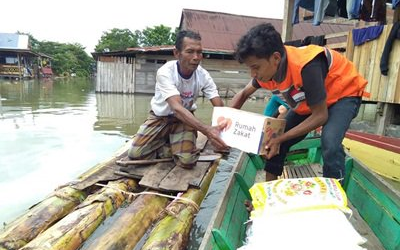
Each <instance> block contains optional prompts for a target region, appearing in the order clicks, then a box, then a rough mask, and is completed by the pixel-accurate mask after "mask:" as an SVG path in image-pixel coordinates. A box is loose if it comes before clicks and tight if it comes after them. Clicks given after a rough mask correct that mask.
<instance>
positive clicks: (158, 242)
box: [142, 162, 218, 250]
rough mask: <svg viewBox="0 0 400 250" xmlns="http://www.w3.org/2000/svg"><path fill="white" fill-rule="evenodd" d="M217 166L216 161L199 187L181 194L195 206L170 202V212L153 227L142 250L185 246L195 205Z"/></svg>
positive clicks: (201, 198)
mask: <svg viewBox="0 0 400 250" xmlns="http://www.w3.org/2000/svg"><path fill="white" fill-rule="evenodd" d="M217 166H218V162H215V163H214V164H213V166H212V167H211V168H210V171H209V172H208V173H207V175H206V176H205V177H204V179H203V183H202V185H201V187H200V189H194V188H191V189H189V190H188V191H187V192H186V193H185V194H184V195H183V196H182V197H184V198H187V199H190V200H192V201H193V202H194V203H195V204H196V205H197V206H196V205H192V204H191V203H187V202H180V201H179V202H176V201H175V202H172V203H171V204H170V205H169V206H168V208H167V210H168V211H169V212H170V213H169V214H168V215H167V216H165V218H164V219H162V220H160V221H159V223H158V224H157V225H156V226H155V227H154V229H153V230H152V231H151V233H150V235H149V237H148V239H147V241H146V243H145V244H144V246H143V247H142V250H156V249H165V250H171V249H184V248H185V246H186V245H187V240H188V238H189V233H190V229H191V227H192V223H193V219H194V216H195V215H196V213H197V207H198V206H200V204H201V202H202V201H203V199H204V196H205V195H206V193H207V191H208V188H209V186H210V183H211V180H212V178H213V176H214V174H215V171H216V169H217Z"/></svg>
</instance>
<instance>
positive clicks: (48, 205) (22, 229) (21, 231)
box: [0, 187, 86, 250]
mask: <svg viewBox="0 0 400 250" xmlns="http://www.w3.org/2000/svg"><path fill="white" fill-rule="evenodd" d="M85 198H86V193H85V192H83V191H80V190H76V189H74V188H70V187H64V188H61V189H59V190H57V191H55V192H54V194H53V195H52V196H50V197H48V198H46V199H45V200H43V201H41V202H40V203H38V204H36V205H35V206H33V207H32V208H31V209H29V211H28V212H27V213H25V214H24V215H22V216H21V217H19V218H18V219H16V220H15V221H13V222H11V223H10V224H8V225H7V227H6V228H5V230H4V231H3V232H2V233H0V249H7V250H14V249H20V248H21V247H23V246H24V245H26V244H27V243H28V242H30V241H31V240H32V239H34V238H35V237H36V236H37V235H38V234H40V233H41V232H43V231H45V230H46V229H47V228H49V227H50V226H52V225H53V224H54V223H56V222H57V221H59V220H60V219H61V218H63V217H64V216H66V215H67V214H68V213H70V212H71V211H72V210H73V209H74V208H75V207H76V206H77V205H78V204H79V203H81V202H82V201H83V200H84V199H85Z"/></svg>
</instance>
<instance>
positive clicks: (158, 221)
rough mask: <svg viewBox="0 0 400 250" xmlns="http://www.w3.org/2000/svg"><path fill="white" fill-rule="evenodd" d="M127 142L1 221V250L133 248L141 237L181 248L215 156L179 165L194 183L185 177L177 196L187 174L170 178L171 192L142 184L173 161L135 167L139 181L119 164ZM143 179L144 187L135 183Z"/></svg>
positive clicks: (148, 244) (153, 245) (152, 244)
mask: <svg viewBox="0 0 400 250" xmlns="http://www.w3.org/2000/svg"><path fill="white" fill-rule="evenodd" d="M128 144H129V143H128ZM128 144H127V145H126V146H125V147H123V148H122V149H121V150H119V151H118V152H117V153H115V155H114V156H112V157H111V158H110V159H108V160H106V161H105V162H103V163H100V164H98V165H96V166H95V167H93V168H92V169H90V170H89V171H87V172H86V173H84V174H82V175H81V176H80V177H79V178H78V180H77V181H74V182H71V183H68V184H66V185H64V186H61V187H58V188H57V189H56V190H55V191H54V192H53V193H52V194H50V195H49V196H48V197H47V198H46V199H44V200H42V201H41V202H39V203H38V204H36V205H34V206H32V207H31V208H29V209H28V210H27V211H26V213H25V214H23V215H22V216H20V217H19V218H17V219H16V220H14V221H13V222H11V223H9V224H8V225H6V226H5V227H4V228H3V230H2V231H0V249H1V250H6V249H7V250H13V249H22V250H28V249H63V250H65V249H71V250H72V249H79V248H81V249H133V248H134V247H135V246H136V245H137V244H138V242H139V241H142V242H143V243H142V246H141V249H183V248H184V247H185V245H186V244H187V240H188V236H189V232H190V229H191V225H192V221H193V218H194V217H195V215H196V213H197V212H198V209H199V206H200V204H201V202H202V200H203V198H204V196H205V194H206V193H207V190H208V187H209V185H210V182H211V180H212V178H213V176H214V174H215V172H216V169H217V167H218V164H219V159H215V157H214V158H213V157H211V158H210V159H205V160H202V161H199V162H198V163H197V166H196V167H195V169H196V168H197V169H200V170H183V169H180V170H182V171H180V172H184V173H186V172H188V171H190V173H192V175H193V176H194V177H193V179H195V182H196V183H195V184H194V185H193V183H191V181H193V180H190V179H187V180H184V181H186V183H189V184H187V186H186V189H185V190H186V191H185V192H183V193H182V195H181V196H180V197H178V198H176V197H177V190H180V191H182V183H183V182H182V179H185V178H187V177H179V176H178V177H176V176H175V178H178V179H179V180H178V181H177V180H175V181H176V183H175V184H176V186H175V187H172V190H173V191H168V190H165V189H162V188H157V189H151V188H146V184H147V187H148V185H150V186H151V185H155V183H154V180H153V179H154V178H153V179H152V178H147V179H145V177H146V176H150V177H151V176H158V175H159V172H157V173H158V174H157V173H155V172H154V170H153V169H156V170H157V171H159V170H160V169H159V168H157V166H167V168H168V169H169V170H170V172H172V170H173V169H174V168H173V166H174V165H175V164H173V163H172V162H171V160H166V162H162V161H161V162H158V163H157V164H155V165H154V166H153V167H149V166H147V167H142V168H139V166H137V169H142V170H141V171H142V172H143V169H147V170H148V171H149V174H147V175H146V174H145V173H144V174H143V175H142V176H141V180H140V179H138V178H134V176H132V175H131V174H130V172H129V171H127V169H128V168H129V167H130V168H132V169H134V167H132V166H122V167H121V166H120V165H124V164H123V163H124V162H125V163H127V161H126V151H127V149H128V146H129V145H128ZM205 145H206V138H205V137H204V136H201V135H200V136H199V139H198V142H197V147H198V148H203V149H204V150H210V149H209V148H208V149H207V147H205ZM204 150H203V151H204ZM206 158H207V157H206ZM117 163H118V164H119V165H118V164H117ZM128 163H129V162H128ZM136 163H137V162H136ZM138 164H140V163H138ZM125 165H127V164H125ZM199 166H200V167H199ZM121 169H123V170H124V172H122V171H120V170H121ZM128 170H129V169H128ZM151 171H153V172H151ZM185 171H186V172H185ZM196 171H197V172H196ZM199 171H200V172H201V173H200V174H199V173H198V172H199ZM193 173H197V176H196V174H193ZM175 174H176V173H175ZM188 175H190V174H186V176H188ZM181 176H182V175H181ZM144 179H145V180H144ZM143 180H144V182H146V184H145V186H143V185H139V183H140V182H142V181H143ZM160 181H161V180H159V183H160ZM172 181H174V180H172ZM179 183H181V184H179ZM157 185H158V184H157ZM164 186H166V187H168V186H173V185H171V184H168V183H167V184H165V185H164ZM157 187H158V186H157ZM184 187H185V185H184ZM110 217H112V218H110ZM103 224H107V226H106V227H104V226H103ZM145 234H146V235H145Z"/></svg>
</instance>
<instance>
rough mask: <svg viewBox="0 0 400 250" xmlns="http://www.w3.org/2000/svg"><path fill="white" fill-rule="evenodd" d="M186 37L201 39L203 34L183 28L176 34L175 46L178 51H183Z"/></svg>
mask: <svg viewBox="0 0 400 250" xmlns="http://www.w3.org/2000/svg"><path fill="white" fill-rule="evenodd" d="M185 37H188V38H191V39H194V40H198V41H201V36H200V34H199V33H198V32H195V31H191V30H181V31H179V32H178V34H176V41H175V48H176V49H177V50H178V51H182V45H183V39H184V38H185Z"/></svg>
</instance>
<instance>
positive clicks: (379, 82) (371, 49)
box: [346, 24, 400, 104]
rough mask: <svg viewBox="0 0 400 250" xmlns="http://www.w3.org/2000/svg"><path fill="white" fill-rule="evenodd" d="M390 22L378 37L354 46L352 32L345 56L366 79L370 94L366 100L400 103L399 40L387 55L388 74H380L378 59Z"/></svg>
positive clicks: (379, 59) (379, 58) (390, 26)
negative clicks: (388, 55)
mask: <svg viewBox="0 0 400 250" xmlns="http://www.w3.org/2000/svg"><path fill="white" fill-rule="evenodd" d="M391 29H392V24H389V25H385V27H384V29H383V32H382V34H381V35H380V37H379V38H378V39H375V40H372V41H369V42H366V43H364V44H362V45H359V46H354V43H353V37H352V33H351V32H349V35H348V39H347V48H346V56H347V58H349V59H350V60H351V61H352V62H353V63H354V64H355V66H356V68H357V69H358V71H359V72H360V73H361V74H362V75H363V76H364V77H365V78H366V79H367V80H368V85H367V91H368V92H369V93H370V94H371V97H370V98H364V100H368V101H376V102H385V103H396V104H399V103H400V76H399V74H400V56H399V55H400V40H395V41H394V42H393V47H392V50H391V52H390V57H389V72H388V75H387V76H385V75H382V74H381V71H380V61H381V57H382V52H383V49H384V47H385V44H386V40H387V37H388V35H389V33H390V30H391Z"/></svg>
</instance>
